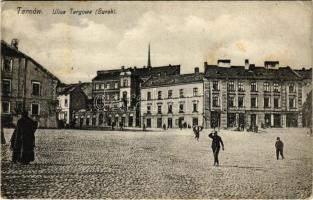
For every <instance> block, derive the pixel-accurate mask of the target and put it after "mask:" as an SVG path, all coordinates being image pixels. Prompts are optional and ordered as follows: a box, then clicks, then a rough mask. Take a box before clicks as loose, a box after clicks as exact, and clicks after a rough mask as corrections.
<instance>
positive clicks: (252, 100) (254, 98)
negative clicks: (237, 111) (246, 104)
mask: <svg viewBox="0 0 313 200" xmlns="http://www.w3.org/2000/svg"><path fill="white" fill-rule="evenodd" d="M257 106H258V102H257V98H256V97H252V98H251V108H257Z"/></svg>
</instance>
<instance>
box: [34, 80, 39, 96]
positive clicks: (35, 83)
mask: <svg viewBox="0 0 313 200" xmlns="http://www.w3.org/2000/svg"><path fill="white" fill-rule="evenodd" d="M32 85H33V93H32V95H35V96H39V95H40V83H39V82H35V81H34V82H32Z"/></svg>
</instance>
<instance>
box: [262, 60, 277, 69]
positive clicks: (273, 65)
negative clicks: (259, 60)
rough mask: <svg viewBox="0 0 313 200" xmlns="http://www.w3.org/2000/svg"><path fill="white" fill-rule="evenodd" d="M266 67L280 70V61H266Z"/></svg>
mask: <svg viewBox="0 0 313 200" xmlns="http://www.w3.org/2000/svg"><path fill="white" fill-rule="evenodd" d="M264 67H265V68H266V69H270V68H271V69H278V68H279V61H264Z"/></svg>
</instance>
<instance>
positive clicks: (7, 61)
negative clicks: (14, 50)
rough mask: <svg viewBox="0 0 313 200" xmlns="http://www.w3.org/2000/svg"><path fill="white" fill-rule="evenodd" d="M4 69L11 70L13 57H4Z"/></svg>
mask: <svg viewBox="0 0 313 200" xmlns="http://www.w3.org/2000/svg"><path fill="white" fill-rule="evenodd" d="M3 69H4V71H7V72H11V71H12V69H13V59H4V65H3Z"/></svg>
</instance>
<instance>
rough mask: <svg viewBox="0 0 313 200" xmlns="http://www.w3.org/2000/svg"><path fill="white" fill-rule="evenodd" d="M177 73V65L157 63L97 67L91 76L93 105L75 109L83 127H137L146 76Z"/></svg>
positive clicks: (178, 72) (139, 123)
mask: <svg viewBox="0 0 313 200" xmlns="http://www.w3.org/2000/svg"><path fill="white" fill-rule="evenodd" d="M161 74H162V75H173V74H180V65H173V66H172V65H168V66H160V67H152V66H148V67H143V68H137V67H133V68H132V67H129V68H126V67H124V66H122V67H121V68H120V69H116V70H100V71H97V76H96V77H95V78H93V79H92V97H93V100H92V101H93V105H92V108H90V109H87V110H86V111H85V112H80V113H76V116H75V118H77V119H79V120H80V124H81V126H82V127H111V126H112V125H113V126H114V125H115V126H119V125H120V124H122V125H123V127H139V126H141V121H140V103H141V102H140V89H141V84H142V83H143V82H144V81H146V80H147V79H149V78H151V77H155V76H160V75H161Z"/></svg>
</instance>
